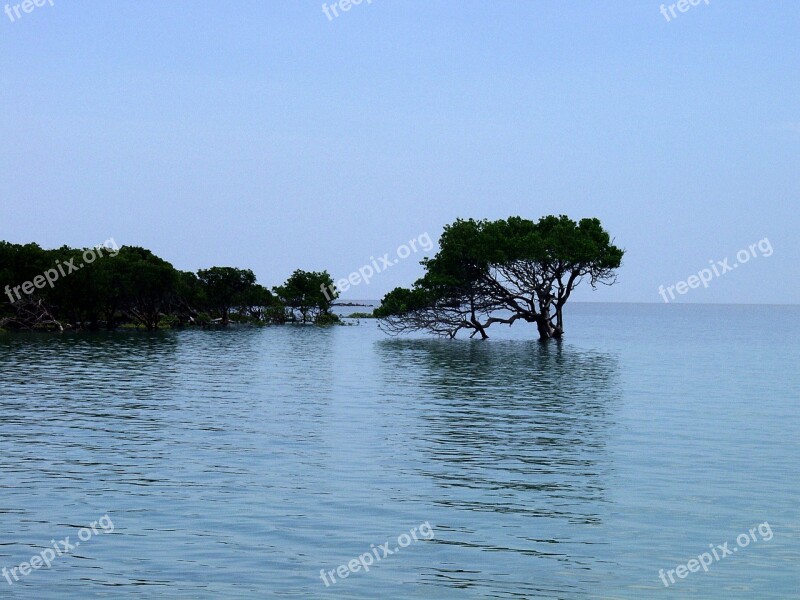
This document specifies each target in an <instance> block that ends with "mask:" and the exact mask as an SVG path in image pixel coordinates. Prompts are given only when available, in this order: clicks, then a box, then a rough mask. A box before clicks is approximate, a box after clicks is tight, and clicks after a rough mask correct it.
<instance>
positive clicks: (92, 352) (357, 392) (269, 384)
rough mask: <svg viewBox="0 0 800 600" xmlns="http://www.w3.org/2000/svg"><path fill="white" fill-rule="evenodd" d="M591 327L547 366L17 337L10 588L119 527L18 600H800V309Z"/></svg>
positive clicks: (204, 338) (264, 342) (589, 310)
mask: <svg viewBox="0 0 800 600" xmlns="http://www.w3.org/2000/svg"><path fill="white" fill-rule="evenodd" d="M570 308H571V310H570V311H569V312H568V313H567V319H568V321H567V334H568V338H567V339H566V340H565V341H564V342H563V343H562V344H561V345H558V344H555V343H552V344H549V345H546V346H542V345H540V344H539V343H538V342H536V341H534V340H533V338H534V336H535V332H534V331H533V330H532V329H531V328H526V327H524V326H520V327H515V328H513V329H508V328H499V327H498V328H497V329H493V330H492V331H493V332H494V337H493V339H491V340H489V341H487V342H481V341H468V340H462V341H439V340H431V339H395V338H388V337H386V336H384V335H383V334H382V333H380V332H379V331H378V330H377V329H376V327H375V323H374V322H372V321H362V322H361V325H360V326H357V327H339V328H332V329H317V328H302V327H294V328H293V327H272V328H266V329H246V330H236V331H219V332H194V331H187V332H167V333H159V334H145V333H119V334H113V335H62V336H55V335H53V336H50V335H38V336H37V335H33V336H28V335H13V336H10V335H0V379H1V380H2V388H0V467H1V469H0V473H1V475H0V567H6V568H8V569H11V568H12V567H16V566H18V565H19V564H20V563H22V562H25V561H28V560H29V559H30V558H31V557H32V556H33V555H35V554H38V553H39V552H41V551H42V550H43V549H44V548H46V547H48V546H51V545H52V543H51V540H62V539H63V538H65V537H66V536H71V540H73V542H74V541H76V540H77V539H78V537H77V536H78V533H79V531H80V529H81V528H82V527H84V526H86V525H88V524H89V523H91V522H93V521H97V520H98V519H99V518H100V517H102V516H103V515H106V514H107V515H108V516H109V518H110V519H111V520H112V521H113V525H114V530H113V532H112V533H106V534H102V531H103V530H102V529H99V532H98V535H95V536H92V537H91V538H90V539H88V540H87V541H84V542H82V543H81V545H80V547H77V548H75V549H74V550H73V551H72V552H70V553H69V554H68V555H66V556H62V557H58V558H56V559H55V560H54V561H53V563H52V567H51V568H50V569H45V568H40V569H39V570H35V571H33V572H31V573H30V574H29V575H27V576H25V577H22V576H20V580H19V581H17V582H15V583H14V584H13V585H8V583H7V582H6V580H5V579H4V578H0V596H2V597H3V598H6V597H8V598H31V599H36V600H41V599H45V600H46V599H50V598H54V599H55V598H57V599H62V598H66V599H72V598H75V599H77V598H81V599H83V598H168V599H169V598H187V599H189V598H191V599H199V598H203V599H204V598H209V599H211V598H214V599H216V598H223V599H228V598H266V597H287V598H304V599H305V598H376V597H381V598H383V597H386V598H515V599H522V598H637V599H638V598H687V597H691V598H780V599H785V598H797V597H800V519H798V517H800V494H799V493H798V491H799V488H800V436H799V435H798V433H799V432H800V410H799V409H798V404H797V399H798V391H799V390H800V376H799V375H798V364H800V308H798V307H763V306H760V307H754V306H741V307H723V306H675V305H669V306H667V305H650V306H647V305H587V304H584V305H574V306H572V307H570ZM351 310H362V309H358V308H354V309H348V310H347V311H346V312H350V311H351ZM425 522H428V523H430V525H431V527H432V528H433V535H434V537H433V539H431V540H424V539H422V536H419V537H420V540H419V541H417V542H413V543H411V544H410V545H409V546H408V547H406V548H403V549H401V550H400V551H399V552H397V553H396V554H393V555H392V556H388V557H386V558H384V559H382V560H381V561H380V562H377V561H376V564H375V565H373V566H372V568H371V570H370V571H369V572H368V573H365V572H363V570H362V571H360V572H357V573H353V574H351V575H349V576H348V577H347V578H346V579H344V580H341V581H339V580H338V578H337V582H336V583H335V584H333V585H331V586H330V587H328V588H326V587H325V584H324V583H323V582H322V580H321V579H320V569H323V568H324V569H326V570H334V569H336V567H337V566H339V565H341V564H343V563H347V562H348V561H349V560H351V559H353V558H355V557H357V556H358V555H360V554H363V553H367V552H370V551H371V545H374V546H375V547H376V548H377V547H378V546H379V545H381V544H383V543H384V542H387V541H389V542H390V549H391V548H393V547H397V543H396V541H397V538H398V536H400V535H401V534H403V533H405V532H409V530H411V529H412V528H413V527H418V526H419V525H420V524H422V523H425ZM764 522H768V523H769V528H770V530H771V531H772V533H773V536H772V539H770V540H768V541H767V540H766V539H762V536H760V535H759V534H758V533H756V536H757V538H758V541H757V542H751V543H750V544H749V545H748V546H747V547H746V548H745V547H742V548H737V552H736V553H735V554H732V555H730V556H726V557H725V558H722V559H721V560H720V561H718V562H716V561H715V562H714V563H713V564H712V565H711V566H710V567H709V571H708V572H707V573H705V572H703V571H702V570H701V571H699V572H695V573H690V574H689V575H688V576H687V577H686V578H685V579H679V578H677V577H676V578H675V580H676V583H675V584H671V585H670V587H669V588H665V587H664V585H663V584H662V582H661V581H660V580H659V574H658V572H659V569H665V570H666V569H675V568H676V566H677V565H679V564H682V563H683V564H685V563H687V561H688V560H689V559H691V558H693V557H695V558H696V557H697V556H698V555H699V554H701V553H703V552H705V551H707V550H709V544H712V545H717V544H719V545H722V544H723V543H724V542H730V544H729V547H731V548H732V547H733V546H736V537H737V535H739V534H742V533H747V531H748V530H749V529H750V528H752V527H757V526H758V524H761V523H764ZM12 581H13V579H12Z"/></svg>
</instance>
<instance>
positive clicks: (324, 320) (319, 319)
mask: <svg viewBox="0 0 800 600" xmlns="http://www.w3.org/2000/svg"><path fill="white" fill-rule="evenodd" d="M314 323H315V324H316V325H322V326H328V325H340V324H341V323H342V320H341V319H340V318H339V316H338V315H335V314H333V313H320V314H318V315H317V316H316V318H315V319H314Z"/></svg>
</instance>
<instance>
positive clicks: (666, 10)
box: [659, 0, 710, 23]
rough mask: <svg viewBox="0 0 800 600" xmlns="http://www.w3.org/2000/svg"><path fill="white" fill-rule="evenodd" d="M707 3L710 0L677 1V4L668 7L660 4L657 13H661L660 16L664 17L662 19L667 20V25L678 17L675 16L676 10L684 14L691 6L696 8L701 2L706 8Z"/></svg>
mask: <svg viewBox="0 0 800 600" xmlns="http://www.w3.org/2000/svg"><path fill="white" fill-rule="evenodd" d="M709 1H710V0H678V2H676V3H674V4H670V5H664V4H662V5H661V9H660V11H659V12H661V14H662V15H664V18H665V19H666V20H667V23H669V22H670V21H671V20H672V19H674V18H676V17H677V16H678V15H677V14H675V9H676V8H677V9H678V11H679V12H682V13H685V12H686V11H687V10H689V9H690V8H691V7H692V6H697V5H698V4H700V3H701V2H705V4H706V6H708V3H709ZM670 14H671V15H672V18H670V16H669V15H670Z"/></svg>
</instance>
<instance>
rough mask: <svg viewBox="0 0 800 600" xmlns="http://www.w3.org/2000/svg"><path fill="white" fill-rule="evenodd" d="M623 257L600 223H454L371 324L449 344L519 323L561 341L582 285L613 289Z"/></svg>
mask: <svg viewBox="0 0 800 600" xmlns="http://www.w3.org/2000/svg"><path fill="white" fill-rule="evenodd" d="M623 254H624V251H623V250H622V249H620V248H618V247H616V246H614V245H613V243H612V240H611V237H610V236H609V234H608V233H607V232H606V231H605V230H604V229H603V228H602V226H601V224H600V221H599V220H598V219H582V220H581V221H580V222H575V221H573V220H572V219H570V218H569V217H566V216H563V215H562V216H559V217H556V216H547V217H542V218H541V219H539V221H538V222H534V221H531V220H528V219H523V218H521V217H509V218H508V219H501V220H497V221H486V220H482V221H476V220H474V219H469V220H462V219H458V220H456V221H455V222H454V223H452V224H451V225H448V226H446V227H445V228H444V232H443V233H442V236H441V238H440V241H439V251H438V252H437V254H436V255H435V256H434V257H433V258H431V259H426V260H424V261H422V265H423V266H424V268H425V274H424V275H423V277H422V278H420V279H419V280H417V281H416V282H415V284H414V286H413V287H412V288H410V289H405V288H396V289H395V290H392V291H391V292H389V293H388V294H387V295H386V296H385V297H384V299H383V301H382V302H381V305H380V306H379V307H378V308H377V309H376V310H375V316H377V317H379V318H381V319H383V320H384V322H383V324H384V326H385V327H386V328H387V329H388V330H389V331H390V332H393V333H394V332H401V331H409V330H427V331H431V332H433V333H437V334H441V335H449V336H451V337H452V336H455V334H456V333H457V332H458V331H460V330H462V329H467V330H472V331H473V335H475V334H476V333H479V334H480V335H481V336H482V337H487V335H486V329H487V328H488V327H489V326H490V325H492V324H494V323H507V324H511V323H513V322H514V321H515V320H518V319H522V320H525V321H528V322H530V323H535V324H536V325H537V328H538V330H539V334H540V337H541V338H543V339H546V338H548V337H560V336H561V335H562V333H563V312H562V309H563V306H564V304H565V303H566V302H567V300H568V299H569V297H570V294H571V293H572V291H573V289H574V288H575V287H576V286H577V285H578V284H579V283H581V281H583V280H584V279H585V280H587V281H588V282H589V283H590V285H591V286H592V287H596V285H597V284H599V283H603V284H607V285H611V284H613V283H614V281H615V277H616V276H615V273H614V272H615V270H616V269H617V268H618V267H619V266H620V265H621V264H622V257H623Z"/></svg>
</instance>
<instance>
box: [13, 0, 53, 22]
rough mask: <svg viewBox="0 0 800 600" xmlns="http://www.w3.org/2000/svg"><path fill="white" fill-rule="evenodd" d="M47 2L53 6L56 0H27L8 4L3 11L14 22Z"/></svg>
mask: <svg viewBox="0 0 800 600" xmlns="http://www.w3.org/2000/svg"><path fill="white" fill-rule="evenodd" d="M45 4H49V5H50V6H53V5H54V0H25V1H24V2H20V3H19V4H6V6H5V8H4V9H3V12H4V13H6V16H7V17H8V19H9V20H10V21H11V22H12V23H16V22H17V21H18V20H19V19H21V18H22V17H23V16H24V15H26V14H30V13H32V12H33V11H34V9H36V8H41V7H42V6H44V5H45ZM20 11H21V12H20Z"/></svg>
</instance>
